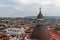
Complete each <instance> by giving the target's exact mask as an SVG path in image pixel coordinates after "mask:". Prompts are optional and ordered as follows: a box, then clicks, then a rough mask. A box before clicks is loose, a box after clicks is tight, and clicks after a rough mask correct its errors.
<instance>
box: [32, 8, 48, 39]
mask: <svg viewBox="0 0 60 40" xmlns="http://www.w3.org/2000/svg"><path fill="white" fill-rule="evenodd" d="M36 21H37V22H36V26H35V27H34V28H33V32H32V38H33V39H37V40H49V34H48V32H47V28H46V27H45V26H44V17H43V15H42V13H41V8H40V11H39V14H38V16H37V20H36Z"/></svg>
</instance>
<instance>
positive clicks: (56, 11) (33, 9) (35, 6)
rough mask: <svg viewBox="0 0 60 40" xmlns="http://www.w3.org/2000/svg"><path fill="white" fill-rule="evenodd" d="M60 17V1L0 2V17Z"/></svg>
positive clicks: (1, 0)
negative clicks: (40, 9) (40, 11)
mask: <svg viewBox="0 0 60 40" xmlns="http://www.w3.org/2000/svg"><path fill="white" fill-rule="evenodd" d="M40 7H41V8H42V14H43V15H44V16H60V0H0V17H24V16H36V15H37V14H38V12H39V8H40Z"/></svg>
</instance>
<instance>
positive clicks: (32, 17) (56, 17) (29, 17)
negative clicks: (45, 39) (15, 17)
mask: <svg viewBox="0 0 60 40" xmlns="http://www.w3.org/2000/svg"><path fill="white" fill-rule="evenodd" d="M36 17H37V16H27V17H24V18H28V19H35V18H36ZM44 18H52V19H53V18H55V19H60V16H44Z"/></svg>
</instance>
